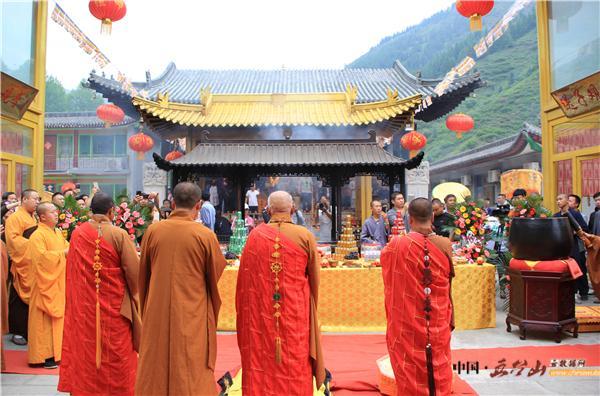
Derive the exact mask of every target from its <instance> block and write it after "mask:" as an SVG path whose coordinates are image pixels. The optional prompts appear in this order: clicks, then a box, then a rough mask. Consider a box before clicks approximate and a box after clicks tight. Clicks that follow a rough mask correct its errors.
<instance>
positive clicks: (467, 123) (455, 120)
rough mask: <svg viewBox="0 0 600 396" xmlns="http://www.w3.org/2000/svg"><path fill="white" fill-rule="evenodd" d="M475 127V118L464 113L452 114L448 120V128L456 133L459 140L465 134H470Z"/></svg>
mask: <svg viewBox="0 0 600 396" xmlns="http://www.w3.org/2000/svg"><path fill="white" fill-rule="evenodd" d="M474 126H475V121H473V118H471V116H468V115H466V114H463V113H458V114H452V115H451V116H449V117H448V118H446V128H448V129H450V130H451V131H453V132H455V133H456V138H457V139H460V138H461V137H462V134H463V133H465V132H469V131H470V130H471V129H473V127H474Z"/></svg>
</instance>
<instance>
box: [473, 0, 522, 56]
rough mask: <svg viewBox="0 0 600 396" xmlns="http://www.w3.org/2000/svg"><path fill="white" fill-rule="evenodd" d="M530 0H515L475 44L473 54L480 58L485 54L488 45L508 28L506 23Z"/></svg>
mask: <svg viewBox="0 0 600 396" xmlns="http://www.w3.org/2000/svg"><path fill="white" fill-rule="evenodd" d="M531 1H532V0H517V1H515V3H514V4H513V5H512V7H510V9H509V10H508V11H507V12H506V14H504V16H503V17H502V18H501V19H500V21H499V22H498V23H497V24H496V25H495V26H494V27H493V28H492V29H491V30H490V31H489V33H488V34H486V35H485V36H484V37H482V38H481V40H479V42H478V43H477V44H475V46H474V47H473V50H474V51H475V55H476V56H477V57H478V58H480V57H481V56H482V55H483V54H485V53H486V52H487V50H488V48H489V47H491V46H492V45H493V44H494V41H496V40H498V39H499V38H500V37H502V35H503V34H504V33H505V32H506V31H507V30H508V25H509V24H510V22H511V21H512V20H513V19H515V17H516V16H517V15H518V14H519V12H521V10H522V9H523V8H525V6H527V5H528V4H529V3H531Z"/></svg>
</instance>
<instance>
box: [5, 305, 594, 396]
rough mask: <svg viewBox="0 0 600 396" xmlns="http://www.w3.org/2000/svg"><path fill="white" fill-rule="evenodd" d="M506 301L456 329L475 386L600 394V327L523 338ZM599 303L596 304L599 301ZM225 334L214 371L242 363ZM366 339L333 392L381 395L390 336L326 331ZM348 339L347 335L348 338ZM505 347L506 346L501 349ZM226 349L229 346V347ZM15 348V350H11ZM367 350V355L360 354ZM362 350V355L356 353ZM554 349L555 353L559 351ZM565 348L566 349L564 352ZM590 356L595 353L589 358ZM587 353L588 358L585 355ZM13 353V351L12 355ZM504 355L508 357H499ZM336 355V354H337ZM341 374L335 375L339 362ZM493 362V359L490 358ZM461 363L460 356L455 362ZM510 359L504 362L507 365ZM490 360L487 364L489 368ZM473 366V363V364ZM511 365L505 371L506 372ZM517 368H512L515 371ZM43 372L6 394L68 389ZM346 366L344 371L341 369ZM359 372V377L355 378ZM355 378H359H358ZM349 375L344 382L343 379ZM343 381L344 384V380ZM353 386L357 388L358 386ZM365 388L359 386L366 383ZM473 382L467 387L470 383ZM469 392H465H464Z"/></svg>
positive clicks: (8, 382) (328, 344) (332, 338)
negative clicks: (474, 323) (477, 323)
mask: <svg viewBox="0 0 600 396" xmlns="http://www.w3.org/2000/svg"><path fill="white" fill-rule="evenodd" d="M592 300H593V297H592V296H590V301H589V302H587V303H586V304H587V305H593V303H592V302H591V301H592ZM501 306H502V301H501V300H499V299H498V300H497V307H498V310H497V316H496V327H495V328H490V329H482V330H467V331H455V332H454V333H453V335H452V350H453V357H454V359H456V357H457V356H458V357H461V358H462V359H463V360H462V362H463V363H464V362H465V360H464V359H468V360H467V362H468V363H475V362H479V373H474V372H472V370H470V372H469V373H468V374H467V373H466V372H465V371H464V370H462V372H461V373H460V374H459V375H460V378H461V379H462V380H464V381H465V382H466V383H467V384H468V385H469V386H470V388H471V389H472V390H474V391H475V392H476V393H478V394H480V395H547V394H554V395H568V394H575V393H576V394H578V395H600V376H598V373H599V372H600V363H599V362H600V333H580V334H579V338H573V337H571V336H569V335H567V336H565V337H564V338H563V340H562V342H561V343H560V344H557V343H555V342H554V341H553V340H552V338H551V337H549V336H547V335H544V334H540V333H531V334H528V339H527V340H520V339H519V336H518V330H517V329H516V328H515V327H514V326H513V330H512V333H507V331H506V325H505V318H506V313H505V312H504V311H503V310H502V309H501V308H500V307H501ZM596 306H597V304H596ZM219 334H220V338H219V342H220V343H222V344H223V345H221V344H219V348H223V351H222V350H221V349H220V352H221V351H222V352H223V353H224V354H225V355H227V356H219V360H220V362H219V361H218V362H217V370H216V373H215V375H217V376H220V375H222V374H223V372H224V371H227V370H237V368H238V367H239V354H238V353H237V352H236V350H235V349H236V348H235V337H234V336H233V334H232V333H219ZM9 339H10V336H5V337H4V340H3V341H4V345H5V347H6V349H7V350H9V351H18V350H26V347H19V346H16V345H14V344H13V343H12V342H10V341H9ZM362 339H364V340H366V341H365V344H364V345H365V347H364V349H365V350H363V351H359V349H360V348H356V345H354V348H355V351H354V352H353V353H354V355H352V356H353V357H356V358H357V360H356V361H358V362H360V363H359V364H360V365H362V366H366V367H367V368H366V369H365V370H362V371H361V370H360V369H359V368H357V371H356V373H353V372H352V369H351V367H352V366H351V365H352V363H351V362H350V363H348V362H344V360H345V359H348V356H344V355H343V354H341V355H339V356H337V357H336V358H335V362H331V363H333V364H334V367H329V368H330V369H331V371H332V372H333V376H334V382H333V383H334V385H335V384H336V382H335V381H336V378H337V380H338V384H339V385H340V386H341V389H338V390H335V388H334V395H353V394H354V395H376V394H377V392H374V391H373V390H370V391H369V390H367V389H366V388H364V386H367V388H368V386H369V384H367V383H370V385H371V386H373V384H375V383H376V382H377V378H376V375H377V367H376V362H375V359H376V358H377V357H378V356H381V355H383V354H385V339H384V335H383V334H381V333H376V334H374V333H368V334H365V333H354V334H347V333H345V334H340V333H335V334H334V333H325V334H324V342H323V344H324V348H325V349H326V350H332V348H334V350H342V349H344V348H345V347H346V345H348V348H350V349H352V345H353V344H356V342H357V340H362ZM344 340H348V342H347V343H345V342H344ZM499 348H504V349H499ZM225 350H227V351H228V352H227V353H225ZM9 353H10V352H9ZM361 353H363V354H364V355H363V357H362V358H361V357H360V356H358V355H360V354H361ZM356 354H358V355H356ZM553 354H556V356H554V355H553ZM565 354H566V355H565ZM590 356H591V359H590ZM586 357H587V359H585V358H586ZM537 358H546V360H547V359H548V358H550V359H554V358H556V359H557V360H558V364H560V360H565V359H566V365H567V366H568V365H569V362H570V361H575V360H580V359H585V360H586V363H585V369H586V370H596V372H595V374H596V376H578V375H576V374H577V371H578V370H581V368H567V369H566V370H567V371H566V372H565V373H563V375H560V376H556V375H554V376H553V375H550V373H551V371H553V370H555V369H554V368H551V367H546V372H545V373H544V374H541V375H540V371H538V372H537V373H536V372H534V374H532V375H530V376H529V375H528V373H529V374H531V370H530V367H532V366H535V364H533V362H535V361H536V360H537ZM9 359H10V357H9ZM325 359H326V363H327V362H328V357H327V354H326V355H325ZM501 359H505V362H504V363H501V362H500V360H501ZM528 359H529V360H530V361H529V364H528V365H527V367H528V368H526V369H524V370H523V371H522V373H521V375H517V373H518V371H519V368H520V367H522V365H523V361H524V360H528ZM332 360H333V359H332ZM353 361H355V360H353ZM337 362H339V364H340V365H341V366H339V367H338V368H337V370H338V375H337V376H336V367H335V365H336V364H338V363H337ZM490 362H491V363H490ZM516 362H519V363H517V364H516V366H515V367H516V369H514V370H513V365H515V363H516ZM455 363H456V362H455ZM502 364H505V365H506V366H505V368H503V367H502ZM485 366H487V370H486V369H485ZM471 367H472V366H471ZM504 370H506V372H505V373H506V374H503V372H504ZM511 371H512V372H511ZM38 372H40V373H41V374H36V375H32V374H2V377H1V381H2V386H1V389H2V394H3V395H64V393H60V392H58V391H57V390H56V385H57V383H58V375H56V374H58V370H55V371H54V372H53V375H44V374H45V372H44V371H43V369H38ZM342 372H343V373H342ZM361 376H362V377H363V378H365V381H361V380H359V379H357V378H358V377H361ZM353 378H354V379H353ZM355 379H356V380H355ZM344 381H345V382H344ZM342 382H344V384H342ZM353 387H354V389H353ZM363 388H364V390H363V391H360V389H363ZM467 388H468V387H467ZM463 394H465V393H463Z"/></svg>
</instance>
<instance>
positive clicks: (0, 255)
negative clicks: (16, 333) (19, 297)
mask: <svg viewBox="0 0 600 396" xmlns="http://www.w3.org/2000/svg"><path fill="white" fill-rule="evenodd" d="M0 259H1V260H2V261H1V262H0V282H2V284H1V285H0V320H1V321H2V322H1V325H0V329H1V331H0V337H1V336H3V335H4V334H6V333H8V290H7V288H6V283H7V281H8V254H7V253H6V245H4V242H3V241H0ZM5 369H6V360H5V358H4V342H0V370H2V371H4V370H5Z"/></svg>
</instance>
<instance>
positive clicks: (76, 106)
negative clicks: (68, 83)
mask: <svg viewBox="0 0 600 396" xmlns="http://www.w3.org/2000/svg"><path fill="white" fill-rule="evenodd" d="M84 83H85V80H81V83H80V84H79V85H78V86H77V88H76V89H74V90H72V91H70V92H69V101H68V106H69V111H95V110H96V108H97V107H98V106H100V105H101V104H102V103H104V100H103V99H102V96H100V95H97V94H96V93H95V92H94V91H93V90H91V89H89V88H86V87H85V86H84V85H83V84H84Z"/></svg>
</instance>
